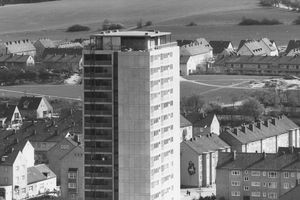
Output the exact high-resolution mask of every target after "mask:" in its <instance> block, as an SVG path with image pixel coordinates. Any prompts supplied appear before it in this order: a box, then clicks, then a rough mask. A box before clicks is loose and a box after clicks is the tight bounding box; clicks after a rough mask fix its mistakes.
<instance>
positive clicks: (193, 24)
mask: <svg viewBox="0 0 300 200" xmlns="http://www.w3.org/2000/svg"><path fill="white" fill-rule="evenodd" d="M186 26H197V24H196V23H195V22H190V23H188V24H187V25H186Z"/></svg>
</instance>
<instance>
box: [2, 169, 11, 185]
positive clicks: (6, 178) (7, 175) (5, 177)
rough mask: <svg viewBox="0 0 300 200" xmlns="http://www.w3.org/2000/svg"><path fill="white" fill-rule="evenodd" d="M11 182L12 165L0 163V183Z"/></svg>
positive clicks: (6, 183)
mask: <svg viewBox="0 0 300 200" xmlns="http://www.w3.org/2000/svg"><path fill="white" fill-rule="evenodd" d="M12 184H13V168H12V166H7V165H0V185H12Z"/></svg>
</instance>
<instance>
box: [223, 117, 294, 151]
mask: <svg viewBox="0 0 300 200" xmlns="http://www.w3.org/2000/svg"><path fill="white" fill-rule="evenodd" d="M220 138H221V139H223V140H224V141H225V142H227V143H228V144H229V145H230V146H231V148H232V149H233V150H236V151H238V152H245V153H248V152H258V153H262V152H266V153H276V152H277V151H278V147H293V146H294V147H300V140H299V138H300V129H299V126H298V125H296V124H295V123H294V122H293V121H292V120H290V119H289V118H287V117H286V116H284V115H282V116H278V117H274V118H271V119H268V120H265V121H257V122H253V123H250V124H247V125H242V126H239V127H235V128H226V129H225V130H224V131H222V132H221V134H220Z"/></svg>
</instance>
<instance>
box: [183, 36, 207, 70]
mask: <svg viewBox="0 0 300 200" xmlns="http://www.w3.org/2000/svg"><path fill="white" fill-rule="evenodd" d="M212 58H213V49H212V47H211V46H210V44H209V43H208V42H207V41H206V40H205V39H204V38H198V39H197V40H195V41H191V43H189V44H185V45H183V46H181V47H180V73H181V75H190V74H192V73H198V72H201V71H206V69H207V67H208V63H209V62H210V61H211V60H212Z"/></svg>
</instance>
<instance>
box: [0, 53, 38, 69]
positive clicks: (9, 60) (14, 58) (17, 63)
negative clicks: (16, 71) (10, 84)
mask: <svg viewBox="0 0 300 200" xmlns="http://www.w3.org/2000/svg"><path fill="white" fill-rule="evenodd" d="M34 64H35V61H34V59H33V57H32V56H30V55H13V54H9V55H3V56H1V57H0V65H2V66H6V67H8V68H10V67H29V66H34Z"/></svg>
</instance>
